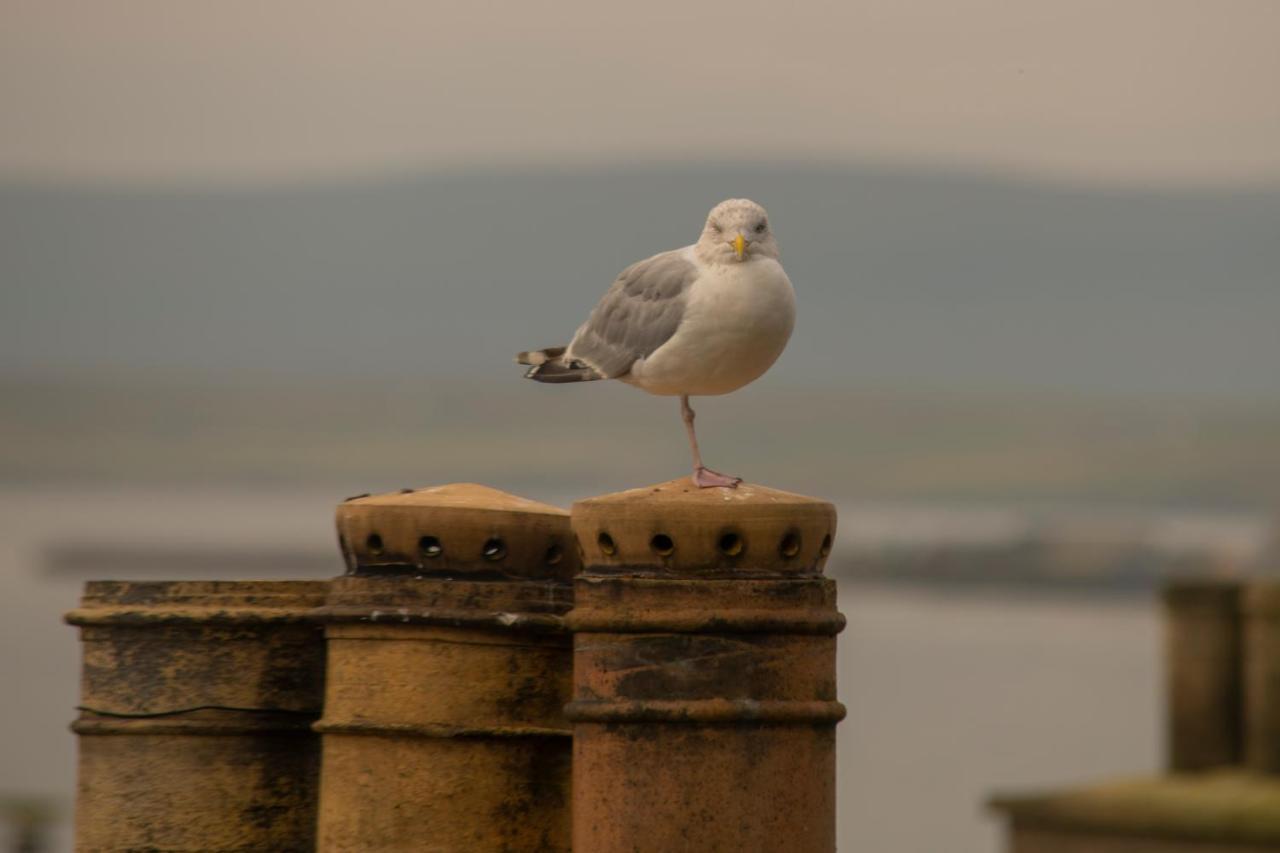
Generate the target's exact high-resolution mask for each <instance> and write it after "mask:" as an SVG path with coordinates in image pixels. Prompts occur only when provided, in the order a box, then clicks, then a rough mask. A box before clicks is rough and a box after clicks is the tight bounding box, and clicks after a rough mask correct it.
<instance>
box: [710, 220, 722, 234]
mask: <svg viewBox="0 0 1280 853" xmlns="http://www.w3.org/2000/svg"><path fill="white" fill-rule="evenodd" d="M711 230H712V231H714V232H716V233H717V234H721V233H723V232H724V229H723V228H721V227H720V223H719V222H712V223H711Z"/></svg>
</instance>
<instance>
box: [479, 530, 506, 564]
mask: <svg viewBox="0 0 1280 853" xmlns="http://www.w3.org/2000/svg"><path fill="white" fill-rule="evenodd" d="M480 553H481V554H482V555H483V556H484V558H485V559H486V560H489V561H490V562H496V561H498V560H501V559H502V558H503V557H505V556H507V543H506V542H503V541H502V540H501V539H499V538H498V537H497V536H495V537H493V538H492V539H487V540H485V543H484V547H483V548H482V549H481V550H480Z"/></svg>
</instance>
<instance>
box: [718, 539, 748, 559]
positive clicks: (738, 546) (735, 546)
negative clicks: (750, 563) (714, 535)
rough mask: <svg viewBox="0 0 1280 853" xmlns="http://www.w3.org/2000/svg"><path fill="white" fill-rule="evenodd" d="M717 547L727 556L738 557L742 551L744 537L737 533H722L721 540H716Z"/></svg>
mask: <svg viewBox="0 0 1280 853" xmlns="http://www.w3.org/2000/svg"><path fill="white" fill-rule="evenodd" d="M716 547H717V548H719V549H720V553H721V554H724V555H725V556H726V557H736V556H738V555H739V554H741V553H742V549H743V544H742V537H741V536H739V535H738V534H736V533H721V534H720V540H719V541H718V542H716Z"/></svg>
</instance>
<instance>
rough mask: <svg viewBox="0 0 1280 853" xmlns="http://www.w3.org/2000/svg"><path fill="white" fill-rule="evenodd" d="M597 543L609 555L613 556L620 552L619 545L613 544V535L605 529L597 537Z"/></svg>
mask: <svg viewBox="0 0 1280 853" xmlns="http://www.w3.org/2000/svg"><path fill="white" fill-rule="evenodd" d="M596 544H597V545H599V546H600V551H601V552H602V553H604V555H605V556H607V557H612V556H613V555H614V554H616V553H618V546H617V545H614V544H613V537H612V536H610V535H609V534H608V533H605V532H604V531H603V530H602V531H600V535H599V536H597V537H596Z"/></svg>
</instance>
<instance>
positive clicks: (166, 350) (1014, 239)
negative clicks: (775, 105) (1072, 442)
mask: <svg viewBox="0 0 1280 853" xmlns="http://www.w3.org/2000/svg"><path fill="white" fill-rule="evenodd" d="M731 195H749V196H752V197H755V198H757V199H759V200H761V201H763V202H764V203H766V204H767V205H768V206H769V208H770V211H771V213H772V217H773V220H774V223H775V227H776V229H777V231H778V233H779V236H780V240H781V243H782V247H783V256H784V261H785V262H786V265H787V268H788V270H789V271H790V273H791V275H792V278H793V280H794V281H795V283H796V286H797V288H798V290H799V293H800V321H799V327H798V333H797V337H796V339H795V340H794V341H793V343H792V346H791V347H790V349H789V350H788V352H787V353H786V355H785V356H784V357H783V359H782V361H781V362H780V363H779V365H778V366H777V368H776V369H775V371H774V372H773V373H771V374H770V376H769V377H767V378H766V380H764V385H765V387H772V388H782V387H788V388H794V387H808V388H812V387H815V386H836V387H841V388H868V387H872V388H885V389H901V388H907V389H939V388H942V389H947V390H949V391H966V390H968V389H1006V390H1008V389H1023V390H1039V391H1045V392H1064V391H1086V392H1100V393H1119V394H1122V395H1146V394H1165V393H1172V394H1189V395H1219V396H1241V395H1244V396H1255V397H1257V396H1263V397H1269V398H1271V399H1276V398H1277V397H1280V370H1277V368H1276V366H1277V365H1280V333H1278V332H1277V318H1280V192H1257V193H1252V194H1251V193H1241V192H1226V191H1223V192H1212V191H1204V192H1192V191H1186V192H1155V191H1145V190H1114V189H1112V190H1086V189H1069V188H1063V187H1057V186H1050V185H1038V184H1033V183H1023V182H1017V181H1012V180H1007V179H999V178H994V177H985V176H980V175H961V174H947V173H940V172H906V171H900V172H882V171H858V170H849V169H833V168H823V167H817V166H814V167H809V168H783V167H778V166H767V165H760V166H747V165H744V166H735V167H726V168H709V167H708V168H703V167H693V166H691V167H688V168H682V169H659V168H656V167H654V168H647V169H637V170H633V171H608V172H574V171H562V172H552V171H548V172H541V173H536V174H535V173H488V174H468V175H448V176H406V177H405V178H404V179H402V180H398V181H384V182H379V183H369V184H344V185H334V186H317V187H312V188H305V189H269V188H267V189H262V190H260V191H253V192H236V193H221V194H220V193H212V192H203V193H197V192H178V191H171V192H159V191H155V192H141V191H140V192H126V191H108V190H95V189H53V188H40V187H19V186H8V187H0V282H2V286H0V369H3V370H5V371H6V372H8V373H10V374H11V375H24V374H29V373H31V372H33V371H36V372H39V371H45V370H49V369H58V370H63V371H71V372H77V371H81V370H84V369H89V368H94V369H108V370H111V369H117V370H121V369H122V370H129V369H134V368H146V369H148V370H158V371H163V372H165V373H167V374H170V375H176V376H181V375H182V373H183V372H184V371H189V370H200V371H214V372H228V371H229V372H237V371H240V372H250V373H266V374H282V375H296V376H311V377H324V376H332V375H338V374H342V375H347V376H361V375H365V376H378V377H386V376H400V377H464V378H465V377H491V378H496V377H502V376H507V375H508V374H510V372H511V371H512V370H513V368H512V366H511V365H510V363H509V359H510V356H511V354H512V353H513V352H514V351H515V350H517V349H522V348H526V347H529V346H545V345H550V344H555V343H559V342H561V341H563V340H565V339H566V338H567V336H568V335H569V334H571V332H572V330H573V329H574V327H575V326H576V325H577V324H578V323H579V322H580V321H581V320H582V319H583V317H584V316H585V313H586V311H587V310H588V309H589V308H590V306H591V304H592V302H593V301H594V300H595V299H596V298H597V297H598V296H599V294H600V293H601V292H602V291H603V289H604V288H605V287H606V286H607V285H608V283H609V281H610V280H611V278H612V277H613V275H614V274H615V273H616V272H617V271H618V270H619V269H621V268H622V267H623V266H624V265H625V264H627V263H628V262H630V261H632V260H635V259H637V258H639V257H642V256H644V255H646V254H649V253H651V252H654V251H657V250H660V249H664V248H667V247H670V246H674V245H679V244H683V243H686V242H689V241H691V240H692V239H693V238H694V237H695V236H696V234H697V231H698V228H699V226H700V223H701V218H702V216H703V215H704V213H705V211H706V210H707V208H709V207H710V206H711V204H712V203H713V202H715V201H717V200H719V199H720V198H723V197H726V196H731Z"/></svg>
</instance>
